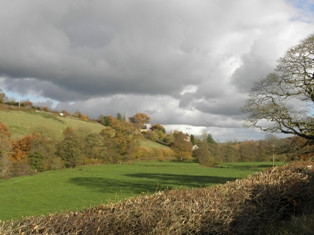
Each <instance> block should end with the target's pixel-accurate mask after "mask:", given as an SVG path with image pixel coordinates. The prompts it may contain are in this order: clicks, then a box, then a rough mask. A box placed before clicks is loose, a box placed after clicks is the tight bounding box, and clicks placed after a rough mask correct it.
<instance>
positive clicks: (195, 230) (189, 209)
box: [0, 163, 314, 234]
mask: <svg viewBox="0 0 314 235" xmlns="http://www.w3.org/2000/svg"><path fill="white" fill-rule="evenodd" d="M313 169H314V165H313V163H302V164H300V163H298V164H292V165H287V166H284V167H280V168H271V169H268V170H265V171H263V172H261V173H257V174H255V175H252V176H250V177H248V178H246V179H241V180H237V181H235V182H229V183H227V184H224V185H219V186H216V187H210V188H202V189H195V190H171V191H168V192H159V193H155V194H154V195H150V196H140V197H137V198H133V199H129V200H127V201H123V202H120V203H117V204H112V205H107V206H98V207H94V208H91V209H88V210H84V211H81V212H70V213H68V214H61V215H51V216H46V217H41V218H27V219H24V220H21V221H13V222H7V223H2V225H1V224H0V233H1V232H2V233H5V234H22V233H25V234H265V232H264V231H266V230H267V228H266V227H268V226H269V225H272V224H275V223H279V222H280V221H283V220H289V219H290V218H291V216H296V215H301V214H307V213H313V209H314V198H313V193H314V171H313ZM1 229H2V231H1Z"/></svg>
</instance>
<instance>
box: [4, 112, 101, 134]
mask: <svg viewBox="0 0 314 235" xmlns="http://www.w3.org/2000/svg"><path fill="white" fill-rule="evenodd" d="M0 121H1V122H2V123H4V124H5V125H6V126H7V127H8V128H9V131H10V133H11V137H12V138H13V139H19V138H22V137H24V136H25V135H27V134H31V133H33V132H42V133H43V134H44V135H46V136H49V137H51V138H56V139H61V138H62V136H63V135H62V133H63V131H64V130H65V129H66V128H67V127H72V128H73V129H74V130H78V131H83V132H87V133H89V132H97V133H98V132H100V131H101V130H102V129H104V126H103V125H101V124H99V123H97V122H94V121H83V120H80V119H76V118H73V117H62V116H59V115H58V114H55V113H49V112H42V111H34V110H22V111H19V110H1V109H0Z"/></svg>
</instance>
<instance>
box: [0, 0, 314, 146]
mask: <svg viewBox="0 0 314 235" xmlns="http://www.w3.org/2000/svg"><path fill="white" fill-rule="evenodd" d="M0 4H1V5H0V87H1V88H2V89H3V90H4V91H5V93H6V94H7V95H8V96H12V97H15V99H17V97H18V96H21V97H22V99H31V100H32V101H36V102H44V103H45V102H53V104H54V105H56V104H57V106H56V107H57V108H59V109H68V110H70V111H76V110H79V111H81V112H82V113H85V114H87V115H89V116H91V117H98V116H99V115H100V114H103V115H113V116H115V115H116V114H117V113H118V112H120V113H121V114H123V113H124V112H127V113H128V115H129V116H132V115H134V114H135V113H137V112H145V113H147V114H148V115H149V116H150V117H151V120H152V123H161V124H163V125H165V126H166V127H167V129H168V130H174V129H180V130H182V131H185V132H189V133H192V134H200V133H202V132H204V131H205V132H210V133H211V134H212V135H213V137H214V138H215V139H216V140H219V141H225V140H245V139H258V138H263V136H264V134H261V133H260V132H258V131H257V130H255V129H247V128H243V124H244V120H245V115H244V114H243V113H241V111H240V107H241V106H242V105H243V104H244V102H245V100H246V99H247V93H248V91H249V89H250V87H251V86H252V84H253V83H254V82H255V81H257V80H259V79H261V78H264V77H265V76H266V75H267V74H268V73H270V72H271V71H272V70H273V69H274V67H275V66H276V60H277V59H278V58H279V57H281V56H283V55H284V52H285V51H286V50H287V49H289V48H290V47H291V46H293V45H295V44H297V43H298V42H299V41H300V40H302V39H303V38H305V37H306V36H308V35H309V34H311V33H313V31H314V1H313V0H44V1H43V0H23V1H21V0H0ZM42 104H43V103H42Z"/></svg>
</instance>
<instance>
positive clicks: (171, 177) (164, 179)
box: [70, 173, 236, 194]
mask: <svg viewBox="0 0 314 235" xmlns="http://www.w3.org/2000/svg"><path fill="white" fill-rule="evenodd" d="M126 176H128V177H130V179H129V180H125V181H123V180H117V179H106V178H101V177H76V178H72V179H70V182H71V183H73V184H76V185H78V186H84V187H87V188H90V189H93V190H96V191H99V192H103V193H126V194H140V193H154V192H157V191H160V190H167V189H173V188H178V187H189V188H199V187H205V186H210V185H213V184H223V183H226V182H227V181H234V180H236V178H230V177H229V178H227V177H216V176H193V175H176V174H150V173H137V174H127V175H126Z"/></svg>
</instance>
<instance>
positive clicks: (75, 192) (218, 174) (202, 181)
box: [0, 162, 272, 220]
mask: <svg viewBox="0 0 314 235" xmlns="http://www.w3.org/2000/svg"><path fill="white" fill-rule="evenodd" d="M271 164H272V163H270V162H269V163H265V162H263V163H242V164H240V163H237V164H234V165H233V164H230V163H229V164H228V165H224V164H223V165H221V167H217V168H207V167H203V166H200V165H199V164H196V163H175V162H137V163H133V164H131V165H128V164H123V165H119V164H112V165H101V166H85V167H78V168H75V169H67V170H56V171H46V172H42V173H39V174H37V175H33V176H22V177H15V178H10V179H0V202H1V203H0V220H7V219H17V218H21V217H22V216H29V215H41V214H45V213H49V212H57V211H63V210H70V209H71V210H78V209H82V208H86V207H89V206H91V205H97V204H100V203H108V202H113V201H117V200H121V199H123V198H127V197H131V196H136V195H139V194H141V193H149V194H151V193H154V192H156V191H159V190H165V189H173V188H199V187H204V186H211V185H215V184H221V183H225V182H227V181H233V180H235V179H238V178H243V177H246V176H247V175H249V174H252V173H253V172H256V171H260V170H261V169H263V168H265V167H268V166H271Z"/></svg>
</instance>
